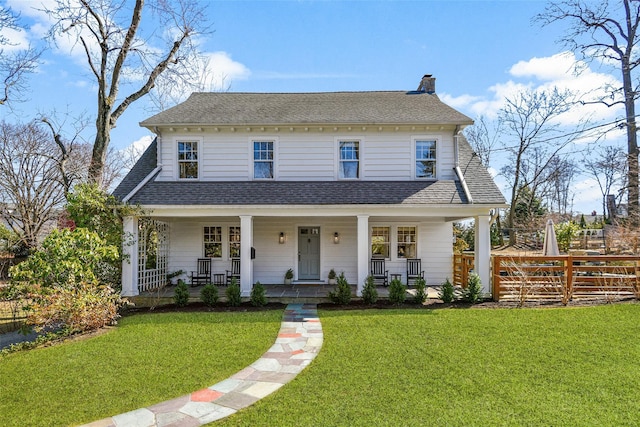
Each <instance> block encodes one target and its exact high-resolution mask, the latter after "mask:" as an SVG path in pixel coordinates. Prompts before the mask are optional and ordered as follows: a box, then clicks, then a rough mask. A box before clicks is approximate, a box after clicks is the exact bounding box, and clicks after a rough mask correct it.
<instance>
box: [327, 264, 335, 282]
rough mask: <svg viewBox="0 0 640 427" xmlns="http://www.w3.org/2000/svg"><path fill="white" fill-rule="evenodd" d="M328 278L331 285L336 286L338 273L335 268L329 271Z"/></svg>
mask: <svg viewBox="0 0 640 427" xmlns="http://www.w3.org/2000/svg"><path fill="white" fill-rule="evenodd" d="M327 278H328V279H329V284H330V285H335V284H336V271H335V270H334V269H333V268H332V269H331V270H329V275H328V276H327Z"/></svg>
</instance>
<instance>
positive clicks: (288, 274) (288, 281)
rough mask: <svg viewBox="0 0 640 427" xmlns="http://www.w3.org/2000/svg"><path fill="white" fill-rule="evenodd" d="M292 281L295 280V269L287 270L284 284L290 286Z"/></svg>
mask: <svg viewBox="0 0 640 427" xmlns="http://www.w3.org/2000/svg"><path fill="white" fill-rule="evenodd" d="M292 279H293V268H290V269H288V270H287V272H286V273H284V284H285V285H290V284H291V280H292Z"/></svg>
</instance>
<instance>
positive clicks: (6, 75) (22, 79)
mask: <svg viewBox="0 0 640 427" xmlns="http://www.w3.org/2000/svg"><path fill="white" fill-rule="evenodd" d="M3 29H10V30H20V25H19V23H18V15H16V14H14V13H13V12H12V11H11V9H9V8H4V7H2V8H0V31H1V30H3ZM9 48H11V49H9ZM14 48H15V49H14ZM41 53H42V51H41V50H38V49H36V48H34V47H32V46H28V47H26V48H24V49H20V48H19V47H17V46H15V44H14V43H13V42H12V41H11V40H9V39H8V38H7V37H5V36H3V35H2V34H0V80H1V82H0V92H1V93H0V105H8V104H9V103H10V102H13V101H15V102H17V101H21V100H22V98H21V97H20V95H21V93H23V92H24V89H25V83H26V79H27V76H28V75H29V74H30V73H33V72H34V71H35V70H36V67H37V66H38V61H39V59H40V54H41Z"/></svg>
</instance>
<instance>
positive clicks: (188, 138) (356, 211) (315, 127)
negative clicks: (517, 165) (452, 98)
mask: <svg viewBox="0 0 640 427" xmlns="http://www.w3.org/2000/svg"><path fill="white" fill-rule="evenodd" d="M472 123H473V122H472V120H471V119H470V118H468V117H467V116H465V115H463V114H461V113H460V112H458V111H456V110H455V109H453V108H451V107H449V106H447V105H446V104H444V103H443V102H442V101H441V100H440V99H439V98H438V96H437V95H436V93H435V79H433V78H431V77H430V76H425V78H423V80H422V81H421V83H420V87H419V89H418V90H416V91H388V92H332V93H232V92H226V93H194V94H192V95H191V96H190V97H189V98H188V99H187V100H186V101H185V102H183V103H181V104H179V105H177V106H175V107H173V108H170V109H168V110H166V111H163V112H161V113H159V114H157V115H155V116H153V117H150V118H148V119H146V120H144V121H143V122H142V123H141V126H144V127H146V128H147V129H149V130H151V131H152V132H153V133H154V134H155V135H156V139H155V141H154V142H153V143H152V144H151V146H150V147H149V148H148V150H147V151H146V152H145V153H144V155H143V156H142V158H141V159H140V160H139V161H138V163H137V164H136V166H135V167H134V168H133V169H132V170H131V172H130V173H129V174H128V175H127V176H126V177H125V179H124V180H123V181H122V183H121V184H120V185H119V187H118V188H117V189H116V190H115V191H114V195H115V196H116V197H118V198H120V199H121V200H123V201H124V202H126V203H129V204H137V205H139V206H141V207H142V208H143V211H144V217H141V218H126V219H125V231H126V233H127V235H128V236H130V237H131V243H130V244H128V245H126V246H125V250H126V251H127V252H128V255H129V256H128V259H127V260H126V261H125V262H124V264H123V278H122V280H123V284H122V285H123V294H124V295H137V294H138V293H139V292H140V291H142V290H147V289H150V288H153V287H154V286H159V285H160V284H162V283H164V281H165V280H166V274H167V273H168V272H172V271H176V270H184V271H185V272H187V273H185V275H184V276H183V277H184V278H185V279H186V280H188V275H189V274H190V272H191V271H194V270H196V262H197V259H198V258H205V257H207V258H211V260H212V262H211V265H212V274H222V273H225V271H226V270H228V269H230V265H231V260H232V259H233V258H239V259H240V285H241V291H242V293H243V295H249V293H250V291H251V289H252V286H253V284H254V283H255V282H257V281H260V282H261V283H263V284H279V283H282V282H283V277H284V274H285V272H286V271H287V270H288V269H289V268H291V269H293V270H294V280H296V281H298V282H303V283H306V282H309V283H321V282H323V281H326V279H327V274H328V272H329V270H331V269H334V270H335V271H336V272H338V273H340V272H344V274H345V276H346V278H347V279H348V281H349V282H350V283H351V284H357V289H358V294H360V292H361V290H362V287H363V284H364V281H365V279H366V277H367V276H368V275H369V273H370V260H371V259H372V258H383V259H385V261H386V262H385V267H386V269H388V271H389V275H391V274H396V275H399V276H396V277H400V278H401V279H402V280H403V281H405V280H406V273H405V272H406V264H407V263H406V260H407V259H408V258H412V259H420V260H421V261H422V270H424V277H425V279H426V281H427V283H428V284H432V285H440V284H441V283H442V282H443V281H444V280H445V279H447V278H451V277H452V256H453V249H452V241H453V231H452V223H453V221H457V220H462V219H466V218H471V219H475V224H476V225H475V227H476V229H475V231H476V266H475V271H476V272H477V273H478V274H479V275H480V277H481V279H482V282H483V286H484V288H485V291H486V292H489V289H490V287H489V279H490V278H489V257H490V238H489V226H490V221H491V219H492V215H494V214H495V213H496V212H497V210H498V209H499V208H501V207H504V206H505V199H504V197H503V196H502V194H501V193H500V191H499V189H498V188H497V186H496V185H495V183H494V182H493V180H492V178H491V176H490V175H489V174H488V172H487V171H486V169H485V168H484V167H483V166H482V165H481V163H480V161H479V159H478V158H477V156H476V155H475V154H474V153H473V151H472V149H471V148H470V146H469V144H468V142H467V141H466V140H465V139H464V138H463V137H462V136H461V131H462V130H463V129H464V127H465V126H468V125H471V124H472ZM218 277H219V276H218Z"/></svg>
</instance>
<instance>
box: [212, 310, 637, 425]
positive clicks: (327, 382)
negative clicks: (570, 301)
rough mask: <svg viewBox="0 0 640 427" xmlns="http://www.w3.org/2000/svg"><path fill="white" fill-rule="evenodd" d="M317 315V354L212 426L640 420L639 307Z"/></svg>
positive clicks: (620, 422)
mask: <svg viewBox="0 0 640 427" xmlns="http://www.w3.org/2000/svg"><path fill="white" fill-rule="evenodd" d="M320 319H321V321H322V326H323V330H324V334H325V341H324V345H323V348H322V351H321V352H320V354H319V355H318V357H317V358H316V359H315V360H314V361H313V363H312V364H311V365H310V366H309V367H308V368H307V369H306V370H304V371H303V372H302V373H301V374H300V375H299V376H298V377H297V378H296V379H295V380H293V381H292V382H291V383H289V384H288V385H287V386H286V387H283V388H282V389H280V390H279V391H278V392H277V393H274V394H273V395H271V396H268V397H267V398H265V399H264V400H262V401H260V402H258V403H257V404H256V405H254V406H253V407H250V408H247V409H245V410H243V411H241V412H240V413H238V414H236V415H234V416H232V417H230V418H228V419H226V420H224V421H222V422H221V423H218V424H216V425H222V426H236V425H243V426H275V425H277V426H350V427H352V426H418V425H428V426H471V425H476V426H498V425H509V426H511V425H526V426H540V425H545V426H550V425H553V426H578V425H579V426H587V425H593V426H621V425H625V426H629V425H640V325H639V324H640V304H624V305H610V306H598V307H585V308H562V309H497V310H492V309H487V310H478V309H473V310H463V309H460V310H372V311H368V310H363V311H321V313H320Z"/></svg>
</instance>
